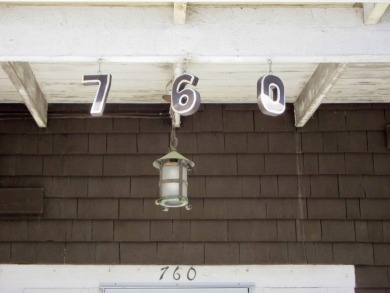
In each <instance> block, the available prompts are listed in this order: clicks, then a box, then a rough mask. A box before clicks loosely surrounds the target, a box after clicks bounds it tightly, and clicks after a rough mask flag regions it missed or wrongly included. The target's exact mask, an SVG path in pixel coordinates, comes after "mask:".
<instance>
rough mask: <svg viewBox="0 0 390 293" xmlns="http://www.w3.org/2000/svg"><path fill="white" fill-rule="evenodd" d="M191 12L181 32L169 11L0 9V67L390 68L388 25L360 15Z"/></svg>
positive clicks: (316, 10)
mask: <svg viewBox="0 0 390 293" xmlns="http://www.w3.org/2000/svg"><path fill="white" fill-rule="evenodd" d="M191 11H192V12H191V22H187V23H186V25H185V27H183V26H180V25H175V24H173V22H172V6H147V7H137V6H131V7H95V8H94V9H90V7H84V6H4V7H2V11H1V18H0V25H1V28H2V29H1V30H0V40H2V41H1V42H0V61H1V60H2V61H29V62H51V61H53V62H59V61H61V60H62V61H64V62H89V61H91V62H96V60H98V59H99V58H103V60H104V62H115V61H119V62H135V63H137V62H150V63H154V62H161V63H176V62H180V60H183V58H186V59H188V60H189V61H190V62H191V63H192V62H194V63H195V62H206V63H207V62H216V63H217V62H221V63H229V62H233V63H236V62H237V63H245V62H247V63H251V62H266V60H267V59H272V61H273V62H274V63H277V62H289V63H292V62H298V63H299V62H306V63H310V62H314V63H318V62H339V63H340V62H341V63H344V62H390V46H389V45H388V44H390V25H389V24H390V21H389V20H388V19H387V18H386V20H385V19H382V22H381V23H379V24H378V25H376V26H366V25H364V23H363V22H362V17H363V13H362V9H359V8H343V7H341V8H329V7H328V8H324V7H304V6H303V7H299V8H296V7H290V6H282V7H280V8H278V9H275V8H274V7H268V6H265V7H262V8H261V9H258V8H256V7H245V8H243V9H241V7H236V6H231V7H213V6H194V7H192V8H191ZM102 19H104V21H102ZM129 28H131V29H129ZM26 31H29V32H39V37H37V34H35V33H29V34H25V33H24V32H26ZM97 32H98V33H97ZM299 36H305V38H300V37H299ZM248 40H250V41H248ZM308 40H310V41H308Z"/></svg>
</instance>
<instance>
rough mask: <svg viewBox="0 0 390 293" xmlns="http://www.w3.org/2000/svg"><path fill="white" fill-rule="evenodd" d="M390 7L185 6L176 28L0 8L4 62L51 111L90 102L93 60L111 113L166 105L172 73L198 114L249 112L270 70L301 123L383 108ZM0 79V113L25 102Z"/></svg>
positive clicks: (141, 13)
mask: <svg viewBox="0 0 390 293" xmlns="http://www.w3.org/2000/svg"><path fill="white" fill-rule="evenodd" d="M180 3H182V4H183V3H184V2H180ZM389 3H390V1H380V2H379V3H369V4H365V3H358V2H354V1H343V2H338V3H335V2H331V1H300V2H296V1H234V2H218V1H215V2H209V1H207V2H202V1H198V2H193V1H188V4H187V2H185V3H184V5H185V6H184V16H183V11H179V14H178V15H181V16H180V17H181V18H182V19H179V21H182V22H184V24H174V23H173V19H175V21H176V16H175V17H173V16H172V6H173V4H174V3H173V2H162V1H149V2H145V1H113V2H110V3H109V4H107V2H104V1H66V0H64V1H0V10H2V18H1V20H0V25H1V26H2V28H3V29H2V31H1V32H0V38H1V39H2V40H5V41H4V42H2V44H1V45H0V63H2V68H3V69H4V68H5V67H6V66H8V65H7V64H9V63H8V62H16V63H20V64H22V63H21V62H23V66H24V67H26V66H27V67H29V68H31V71H32V73H33V74H32V78H33V79H35V80H36V83H35V84H36V86H37V87H39V88H40V91H42V93H43V95H44V98H45V99H46V101H47V103H92V101H93V98H94V96H95V92H96V87H93V86H92V87H91V86H83V85H82V83H81V79H82V76H83V75H85V74H95V73H96V72H97V69H98V65H97V60H98V59H99V58H101V59H102V62H103V63H102V65H101V69H102V73H111V74H112V76H113V81H112V85H111V90H110V94H109V97H108V101H107V102H108V103H161V102H163V100H162V96H163V95H166V94H169V91H170V86H171V80H172V77H173V75H174V68H175V67H177V66H178V65H181V66H184V67H185V70H186V72H188V73H191V74H193V75H196V76H197V77H199V79H200V81H199V83H198V86H197V90H198V91H199V92H200V94H201V97H202V103H256V94H257V93H256V83H257V80H258V79H259V78H260V77H261V76H262V75H264V74H267V73H268V64H267V60H268V59H271V60H272V62H273V65H272V71H273V73H274V74H275V75H278V76H279V77H280V78H281V79H282V80H283V82H284V85H285V90H286V99H287V102H288V103H296V104H299V105H300V106H299V109H297V110H296V111H300V112H304V114H307V113H306V112H307V111H312V112H314V111H315V109H316V108H317V107H318V106H319V104H321V103H365V102H369V103H372V102H381V103H382V102H384V103H386V102H387V103H388V102H390V49H389V48H390V47H389V46H388V44H389V43H390V12H389V10H388V9H387V10H386V8H387V6H388V5H389ZM26 4H28V5H27V6H26ZM54 4H55V6H53V5H54ZM80 5H81V6H80ZM109 5H110V6H109ZM376 5H377V6H376ZM91 6H99V7H91ZM116 6H126V7H116ZM173 7H175V8H174V9H173V14H175V13H176V12H177V11H176V9H183V8H176V5H174V6H173ZM370 13H371V14H370ZM183 17H184V19H183ZM375 18H376V22H377V24H375V25H368V24H365V22H366V23H368V22H369V21H372V20H373V19H374V22H375ZM119 36H120V37H119ZM320 64H323V65H325V67H324V66H322V67H321V68H320V67H319V65H320ZM326 64H341V65H342V66H340V67H338V68H339V69H337V72H336V71H335V72H334V73H333V72H330V73H329V70H331V69H330V67H326ZM343 64H344V65H343ZM340 68H341V69H340ZM3 69H0V102H1V103H22V102H23V100H22V98H21V96H20V92H21V91H22V90H21V89H20V88H18V87H17V86H16V87H15V83H14V82H13V81H12V78H10V76H9V72H7V70H6V71H4V70H3ZM317 71H320V72H317ZM316 72H317V73H316ZM315 73H316V75H317V76H324V78H325V77H326V74H328V75H329V76H327V80H326V83H325V84H322V85H319V84H318V83H319V81H315V80H314V78H313V76H314V74H315ZM317 79H318V78H317ZM32 84H34V83H32ZM304 89H305V90H304ZM32 92H34V91H32ZM312 92H318V93H317V96H315V97H311V96H308V93H312ZM309 95H310V94H309ZM30 98H31V99H34V97H30ZM309 99H312V100H313V101H311V102H310V103H307V101H308V100H309ZM297 100H298V101H297ZM313 105H314V106H313ZM296 107H298V106H296ZM309 108H310V110H309ZM313 108H314V110H313ZM311 114H312V113H311ZM306 116H307V115H306ZM309 116H310V113H309ZM303 124H304V122H303Z"/></svg>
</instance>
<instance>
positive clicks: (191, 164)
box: [153, 151, 195, 170]
mask: <svg viewBox="0 0 390 293" xmlns="http://www.w3.org/2000/svg"><path fill="white" fill-rule="evenodd" d="M170 160H178V161H184V162H185V163H186V164H187V165H188V170H191V169H192V168H194V167H195V163H194V162H192V161H191V160H189V159H187V158H186V157H184V156H183V155H181V154H179V153H178V152H177V151H170V152H169V153H168V154H166V155H165V156H163V157H161V158H159V159H157V160H155V161H154V162H153V166H154V167H155V168H157V169H160V168H161V165H162V163H163V162H166V161H170Z"/></svg>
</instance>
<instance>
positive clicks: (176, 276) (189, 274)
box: [159, 266, 196, 281]
mask: <svg viewBox="0 0 390 293" xmlns="http://www.w3.org/2000/svg"><path fill="white" fill-rule="evenodd" d="M168 270H169V266H166V267H163V268H161V271H162V273H161V276H160V279H159V280H160V281H161V280H162V279H163V278H164V275H165V273H166V272H167V271H168ZM172 278H173V279H174V280H175V281H179V280H180V278H181V275H180V267H179V266H177V267H176V268H175V270H174V271H173V274H172ZM195 278H196V270H195V268H194V267H190V268H189V269H188V271H187V280H188V281H193V280H194V279H195Z"/></svg>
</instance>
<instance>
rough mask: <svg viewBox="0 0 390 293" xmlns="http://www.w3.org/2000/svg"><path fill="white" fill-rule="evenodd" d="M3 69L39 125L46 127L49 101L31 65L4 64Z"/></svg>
mask: <svg viewBox="0 0 390 293" xmlns="http://www.w3.org/2000/svg"><path fill="white" fill-rule="evenodd" d="M1 67H2V69H3V70H4V72H5V73H6V74H7V75H8V78H9V79H10V80H11V82H12V84H13V85H14V87H15V89H16V90H17V91H18V92H19V94H20V95H21V97H22V99H23V101H24V103H25V104H26V106H27V108H28V110H29V111H30V113H31V115H32V116H33V118H34V120H35V122H36V123H37V125H38V126H39V127H46V126H47V101H46V99H45V96H44V95H43V93H42V91H41V89H40V87H39V85H38V82H37V81H36V79H35V76H34V72H33V71H32V69H31V67H30V65H29V64H28V63H25V62H2V63H1Z"/></svg>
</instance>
